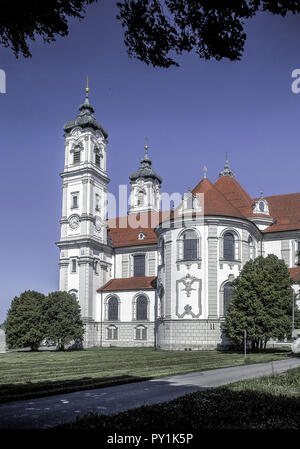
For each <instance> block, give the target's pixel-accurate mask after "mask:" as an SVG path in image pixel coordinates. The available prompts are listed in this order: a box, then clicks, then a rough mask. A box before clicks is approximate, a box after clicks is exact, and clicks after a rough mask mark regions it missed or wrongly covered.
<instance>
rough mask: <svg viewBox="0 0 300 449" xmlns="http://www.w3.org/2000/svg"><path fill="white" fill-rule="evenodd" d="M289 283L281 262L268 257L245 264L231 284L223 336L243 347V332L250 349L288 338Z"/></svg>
mask: <svg viewBox="0 0 300 449" xmlns="http://www.w3.org/2000/svg"><path fill="white" fill-rule="evenodd" d="M291 285H292V280H291V278H290V273H289V270H288V268H287V266H286V264H285V262H284V261H283V260H280V259H278V257H276V256H275V255H273V254H271V255H269V256H267V257H261V256H260V257H257V258H256V259H255V260H250V261H248V262H247V263H246V264H245V265H244V267H243V269H242V271H241V273H240V276H239V277H238V278H237V279H235V280H234V282H233V295H232V299H231V302H230V304H229V307H228V309H227V311H228V314H227V316H226V319H225V323H224V330H225V333H226V335H227V336H228V337H229V338H230V339H231V340H232V341H233V342H235V343H237V344H242V342H243V337H244V335H243V334H244V329H246V331H247V339H248V341H249V340H250V341H251V343H252V348H253V349H258V348H262V347H264V348H265V347H266V344H267V342H268V340H269V339H270V338H277V337H278V338H282V337H283V336H286V335H291V327H292V315H291V304H292V300H293V289H292V287H291Z"/></svg>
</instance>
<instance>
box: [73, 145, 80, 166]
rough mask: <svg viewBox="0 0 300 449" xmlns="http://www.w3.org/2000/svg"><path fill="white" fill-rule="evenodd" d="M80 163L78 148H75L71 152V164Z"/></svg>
mask: <svg viewBox="0 0 300 449" xmlns="http://www.w3.org/2000/svg"><path fill="white" fill-rule="evenodd" d="M79 163H80V149H79V150H75V151H74V153H73V164H79Z"/></svg>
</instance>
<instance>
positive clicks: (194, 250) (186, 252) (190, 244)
mask: <svg viewBox="0 0 300 449" xmlns="http://www.w3.org/2000/svg"><path fill="white" fill-rule="evenodd" d="M197 258H198V235H197V233H196V231H193V230H192V229H190V230H187V231H185V232H184V234H183V259H184V260H195V259H197Z"/></svg>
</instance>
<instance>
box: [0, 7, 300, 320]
mask: <svg viewBox="0 0 300 449" xmlns="http://www.w3.org/2000/svg"><path fill="white" fill-rule="evenodd" d="M116 13H117V10H116V6H115V2H111V0H103V1H102V2H100V3H99V4H95V5H92V6H90V7H89V8H88V12H87V15H86V17H85V19H84V20H82V21H81V22H79V21H77V20H76V21H75V20H72V21H70V34H69V36H68V37H64V38H58V40H57V41H56V42H55V43H52V44H43V42H42V41H36V42H35V43H33V44H32V45H31V51H32V55H33V57H32V58H29V59H24V58H22V57H20V58H19V59H16V58H15V57H14V55H13V53H12V52H11V51H10V50H9V49H5V48H0V69H3V70H5V72H6V76H7V93H6V94H0V129H1V141H0V142H1V143H0V145H1V156H2V159H1V177H0V186H1V206H2V207H1V211H2V214H1V215H2V220H1V234H0V235H1V259H0V260H1V262H0V279H1V280H2V282H1V289H0V323H1V322H2V321H3V320H4V319H5V316H6V310H7V308H8V307H9V304H10V302H11V300H12V298H13V297H14V296H15V295H19V294H20V293H21V292H22V291H24V290H26V289H32V290H38V291H41V292H43V293H45V294H47V293H48V292H50V291H53V290H57V289H58V258H59V252H58V248H57V247H56V246H55V242H56V241H58V240H59V232H60V228H59V219H60V217H61V179H60V177H59V173H60V172H61V171H62V169H63V157H64V138H63V130H62V127H63V123H64V122H65V121H67V120H72V119H73V118H74V117H75V115H76V114H77V108H78V105H79V104H80V103H81V102H82V100H83V98H84V88H85V77H86V74H88V75H89V80H90V82H89V84H90V100H91V103H92V104H93V106H94V107H95V109H96V112H95V115H96V118H97V119H98V121H99V122H100V123H101V124H102V125H103V126H104V127H105V128H106V129H107V130H108V132H109V138H108V139H109V145H108V174H109V177H110V179H111V182H110V184H109V189H110V191H111V192H113V193H117V191H118V185H119V184H124V183H127V182H128V176H129V174H130V173H131V172H132V171H134V170H136V168H137V167H138V165H139V160H140V158H141V157H142V155H143V147H144V142H145V136H148V139H149V153H150V156H151V158H152V161H153V167H154V169H155V171H156V172H157V173H158V174H159V175H160V176H161V177H162V178H163V185H162V189H163V191H166V192H169V193H172V192H182V193H184V192H186V191H187V189H188V186H189V185H190V186H191V187H192V188H193V186H195V185H196V184H197V183H198V182H199V181H200V179H201V178H202V168H203V165H204V164H205V165H206V166H207V168H208V174H207V175H208V178H209V179H210V180H211V181H214V180H215V179H216V178H217V176H218V173H219V172H220V170H221V169H222V168H223V166H224V159H225V152H226V151H228V153H229V160H230V165H231V168H232V170H233V171H234V172H235V174H236V177H237V179H238V181H239V182H240V183H241V185H242V186H243V187H244V188H245V189H246V190H247V191H248V192H249V194H250V195H251V196H253V197H255V196H258V195H259V193H260V191H261V190H263V191H264V193H265V195H273V194H283V193H292V192H298V191H300V186H299V166H298V163H299V141H300V126H299V118H300V94H299V95H296V94H293V93H292V91H291V83H292V78H291V73H292V71H293V70H294V69H296V68H300V55H299V41H300V26H299V25H300V16H299V17H295V16H289V17H288V18H285V19H284V18H281V17H274V16H272V15H270V14H263V15H260V16H257V17H256V18H254V19H251V21H249V22H248V23H247V35H248V40H247V44H246V50H245V53H244V56H243V59H242V61H239V62H229V61H224V62H215V61H204V60H201V59H199V58H198V57H197V55H193V54H189V55H186V56H184V57H181V58H180V64H181V67H180V68H170V69H159V68H153V67H148V66H146V65H145V64H144V63H141V62H139V61H137V60H134V59H130V58H129V57H128V56H127V53H126V49H125V46H124V43H123V35H122V28H121V24H120V22H118V21H117V20H116V18H115V16H116Z"/></svg>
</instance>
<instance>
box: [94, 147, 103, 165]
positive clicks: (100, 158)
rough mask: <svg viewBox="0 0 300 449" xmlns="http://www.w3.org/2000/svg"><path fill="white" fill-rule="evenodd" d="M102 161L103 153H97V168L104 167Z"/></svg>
mask: <svg viewBox="0 0 300 449" xmlns="http://www.w3.org/2000/svg"><path fill="white" fill-rule="evenodd" d="M102 159H103V155H102V153H101V152H100V151H99V150H97V151H95V164H96V165H97V167H100V168H101V167H102Z"/></svg>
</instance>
